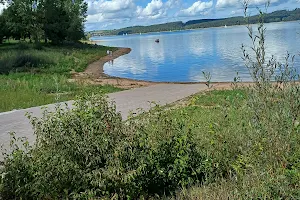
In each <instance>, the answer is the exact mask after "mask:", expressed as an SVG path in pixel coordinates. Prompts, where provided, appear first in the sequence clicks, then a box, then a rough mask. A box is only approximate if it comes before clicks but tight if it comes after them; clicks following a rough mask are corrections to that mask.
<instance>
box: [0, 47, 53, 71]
mask: <svg viewBox="0 0 300 200" xmlns="http://www.w3.org/2000/svg"><path fill="white" fill-rule="evenodd" d="M51 63H52V62H51V61H50V60H48V59H47V58H45V57H43V56H40V55H36V54H27V53H24V52H19V53H16V54H15V55H10V56H8V57H3V58H0V74H8V73H10V72H26V71H31V70H32V69H34V68H42V67H44V66H46V65H48V64H51Z"/></svg>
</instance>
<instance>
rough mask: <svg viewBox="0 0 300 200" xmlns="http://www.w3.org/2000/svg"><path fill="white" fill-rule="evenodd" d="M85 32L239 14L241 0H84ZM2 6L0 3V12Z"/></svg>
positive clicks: (292, 2) (293, 3)
mask: <svg viewBox="0 0 300 200" xmlns="http://www.w3.org/2000/svg"><path fill="white" fill-rule="evenodd" d="M85 1H86V2H87V4H88V11H87V21H86V23H85V29H86V31H91V30H109V29H118V28H123V27H128V26H136V25H151V24H159V23H165V22H174V21H183V22H186V21H188V20H192V19H203V18H223V17H232V16H241V15H243V9H242V3H241V1H243V0H85ZM249 1H250V4H251V6H252V7H253V8H252V9H251V10H250V14H256V13H257V9H256V7H260V8H264V5H265V3H266V1H267V0H249ZM270 1H271V5H270V7H269V8H268V12H271V11H274V10H281V9H287V10H291V9H295V8H298V7H300V0H270ZM3 8H4V5H2V4H0V13H1V10H2V9H3Z"/></svg>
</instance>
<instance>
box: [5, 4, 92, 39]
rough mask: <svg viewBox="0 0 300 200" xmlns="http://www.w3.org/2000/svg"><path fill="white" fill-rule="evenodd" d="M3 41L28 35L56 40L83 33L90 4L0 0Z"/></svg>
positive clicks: (28, 36) (76, 37)
mask: <svg viewBox="0 0 300 200" xmlns="http://www.w3.org/2000/svg"><path fill="white" fill-rule="evenodd" d="M0 3H2V4H5V5H7V8H6V9H4V10H3V12H2V14H0V43H2V42H3V40H4V39H9V38H13V39H16V40H20V39H23V40H25V39H26V38H28V39H29V40H30V41H34V42H39V41H41V40H44V41H45V42H46V43H47V42H51V43H54V44H58V43H61V42H63V41H78V40H80V39H81V38H83V37H84V22H85V19H86V12H87V4H86V3H85V2H84V0H0Z"/></svg>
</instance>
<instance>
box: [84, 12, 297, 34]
mask: <svg viewBox="0 0 300 200" xmlns="http://www.w3.org/2000/svg"><path fill="white" fill-rule="evenodd" d="M258 19H259V16H258V15H255V16H251V17H250V18H249V21H250V23H251V24H255V23H257V22H258ZM264 20H265V22H266V23H270V22H283V21H296V20H300V8H296V9H295V10H292V11H288V10H278V11H275V12H272V13H268V14H266V15H265V18H264ZM243 24H246V20H245V18H244V17H243V16H239V17H230V18H223V19H198V20H191V21H188V22H186V23H183V22H182V21H179V22H170V23H164V24H155V25H150V26H132V27H126V28H121V29H116V30H105V31H90V32H88V33H89V34H90V35H91V36H100V35H123V34H136V33H150V32H163V31H177V30H186V29H199V28H209V27H221V26H225V25H226V26H234V25H243Z"/></svg>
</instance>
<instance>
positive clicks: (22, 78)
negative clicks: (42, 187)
mask: <svg viewBox="0 0 300 200" xmlns="http://www.w3.org/2000/svg"><path fill="white" fill-rule="evenodd" d="M107 49H110V50H113V49H114V48H109V47H102V46H95V45H87V44H64V45H62V46H51V45H46V44H40V45H39V47H37V46H36V44H29V43H14V44H4V45H0V53H1V54H0V84H1V87H0V98H1V102H0V112H1V111H9V110H12V109H18V108H27V107H31V106H38V105H44V104H49V103H54V102H56V101H65V100H69V99H73V98H75V96H76V95H79V94H83V93H92V92H95V93H99V92H100V90H101V91H102V92H104V93H107V92H114V91H119V89H116V88H114V87H112V86H87V85H84V84H80V83H78V84H77V83H70V82H68V79H69V78H70V71H72V70H75V71H84V69H85V68H86V67H87V66H88V64H89V63H91V62H93V61H95V60H98V59H99V58H101V57H102V56H104V55H106V50H107Z"/></svg>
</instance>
